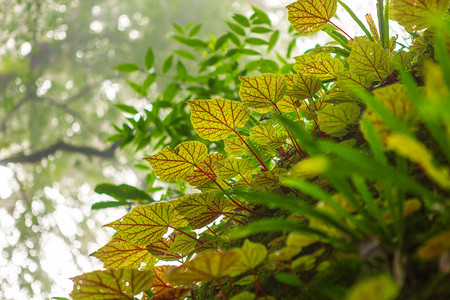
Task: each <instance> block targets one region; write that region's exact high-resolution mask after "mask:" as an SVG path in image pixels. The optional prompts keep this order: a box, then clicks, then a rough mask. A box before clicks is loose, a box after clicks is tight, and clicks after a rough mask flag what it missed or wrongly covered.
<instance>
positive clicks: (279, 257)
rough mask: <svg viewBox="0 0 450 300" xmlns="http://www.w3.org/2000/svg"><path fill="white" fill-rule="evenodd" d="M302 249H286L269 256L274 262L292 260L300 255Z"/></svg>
mask: <svg viewBox="0 0 450 300" xmlns="http://www.w3.org/2000/svg"><path fill="white" fill-rule="evenodd" d="M300 251H302V249H300V248H297V247H285V248H281V249H280V250H277V251H274V252H272V253H270V254H269V260H271V261H273V262H279V261H286V260H290V259H291V258H293V257H294V256H296V255H297V254H299V253H300Z"/></svg>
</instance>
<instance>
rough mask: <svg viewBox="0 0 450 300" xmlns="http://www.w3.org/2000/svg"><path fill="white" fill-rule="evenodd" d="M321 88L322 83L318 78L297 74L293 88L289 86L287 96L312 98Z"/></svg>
mask: <svg viewBox="0 0 450 300" xmlns="http://www.w3.org/2000/svg"><path fill="white" fill-rule="evenodd" d="M288 82H289V81H288ZM321 87H322V82H321V81H320V79H319V78H318V77H317V76H315V75H302V74H297V75H296V76H295V81H294V83H293V84H292V86H291V85H289V86H288V89H287V90H286V95H288V96H292V97H295V98H299V99H305V98H312V97H313V96H314V95H315V94H316V93H317V92H318V91H319V90H320V89H321Z"/></svg>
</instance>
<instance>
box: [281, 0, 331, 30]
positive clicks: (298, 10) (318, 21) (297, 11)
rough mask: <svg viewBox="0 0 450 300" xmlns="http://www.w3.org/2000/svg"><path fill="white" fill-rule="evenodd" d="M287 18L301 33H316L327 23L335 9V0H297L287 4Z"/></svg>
mask: <svg viewBox="0 0 450 300" xmlns="http://www.w3.org/2000/svg"><path fill="white" fill-rule="evenodd" d="M287 9H288V19H289V22H290V23H291V24H292V27H294V29H295V30H296V31H297V32H298V33H300V34H302V35H305V34H313V33H316V32H318V31H320V30H322V29H323V28H325V26H326V25H327V23H328V21H329V20H330V19H331V18H332V17H333V16H334V14H335V13H336V9H337V0H299V1H296V2H294V3H291V4H289V5H288V6H287Z"/></svg>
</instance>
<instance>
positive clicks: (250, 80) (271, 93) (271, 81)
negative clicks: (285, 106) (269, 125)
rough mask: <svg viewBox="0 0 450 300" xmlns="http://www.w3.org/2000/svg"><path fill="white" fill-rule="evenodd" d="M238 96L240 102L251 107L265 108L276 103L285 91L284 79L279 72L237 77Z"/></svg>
mask: <svg viewBox="0 0 450 300" xmlns="http://www.w3.org/2000/svg"><path fill="white" fill-rule="evenodd" d="M239 80H240V81H241V87H240V89H239V97H241V100H242V103H244V105H247V106H248V107H252V108H267V107H272V106H273V105H276V104H277V102H278V101H280V100H281V99H282V98H283V96H284V93H285V91H286V79H285V78H284V76H283V75H279V74H268V73H265V74H262V75H259V76H248V77H242V76H240V77H239Z"/></svg>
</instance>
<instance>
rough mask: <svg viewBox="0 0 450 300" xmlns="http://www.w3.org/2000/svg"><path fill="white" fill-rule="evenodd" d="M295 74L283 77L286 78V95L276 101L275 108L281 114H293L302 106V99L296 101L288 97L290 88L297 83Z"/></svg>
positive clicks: (294, 98)
mask: <svg viewBox="0 0 450 300" xmlns="http://www.w3.org/2000/svg"><path fill="white" fill-rule="evenodd" d="M298 76H299V75H297V74H288V75H284V78H286V93H285V95H284V97H283V99H281V100H280V101H278V103H277V106H278V108H279V109H280V110H281V111H282V112H293V111H296V110H297V108H298V107H299V106H301V105H302V104H304V101H303V99H298V98H296V97H293V96H288V94H290V91H292V88H293V86H294V84H295V83H296V82H297V79H298Z"/></svg>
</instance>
